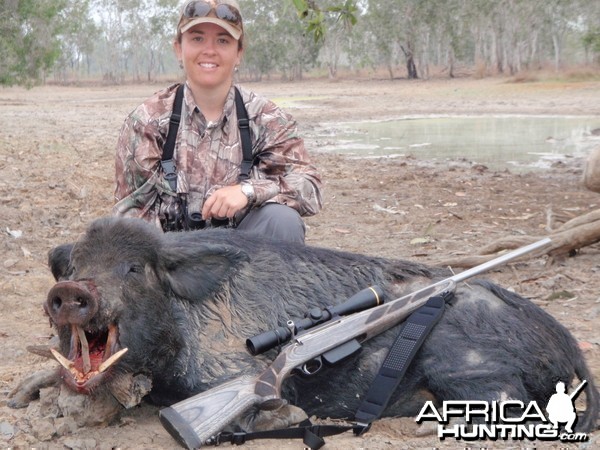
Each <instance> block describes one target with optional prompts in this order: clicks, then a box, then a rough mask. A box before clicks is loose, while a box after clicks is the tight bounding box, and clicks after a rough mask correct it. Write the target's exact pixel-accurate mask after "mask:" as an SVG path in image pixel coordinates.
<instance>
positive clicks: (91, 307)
mask: <svg viewBox="0 0 600 450" xmlns="http://www.w3.org/2000/svg"><path fill="white" fill-rule="evenodd" d="M94 292H95V289H90V286H88V284H87V283H85V282H81V281H61V282H58V283H56V284H55V285H54V287H53V288H52V289H50V292H48V299H47V300H46V304H45V305H44V309H45V310H46V312H47V313H48V315H49V316H50V317H51V318H52V321H53V322H54V323H55V324H56V325H58V326H64V325H78V326H84V325H85V324H87V323H88V322H89V321H90V320H91V319H92V318H93V317H94V316H95V315H96V313H97V312H98V300H97V298H96V296H95V295H94Z"/></svg>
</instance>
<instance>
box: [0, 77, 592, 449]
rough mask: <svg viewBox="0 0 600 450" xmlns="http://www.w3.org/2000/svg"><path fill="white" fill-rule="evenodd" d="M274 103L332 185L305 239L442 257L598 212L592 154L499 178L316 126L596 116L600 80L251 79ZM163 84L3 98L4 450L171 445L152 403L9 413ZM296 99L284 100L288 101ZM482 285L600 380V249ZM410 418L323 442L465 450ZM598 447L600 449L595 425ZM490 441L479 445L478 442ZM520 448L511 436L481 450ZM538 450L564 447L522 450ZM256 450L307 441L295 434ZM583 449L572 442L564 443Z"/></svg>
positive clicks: (0, 328) (50, 90) (476, 167)
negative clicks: (380, 150) (116, 409)
mask: <svg viewBox="0 0 600 450" xmlns="http://www.w3.org/2000/svg"><path fill="white" fill-rule="evenodd" d="M248 86H249V87H251V88H253V89H254V90H256V91H257V92H260V93H263V94H265V95H267V96H269V97H270V98H273V99H274V100H276V101H277V102H280V103H281V104H282V105H283V106H284V107H286V109H287V110H288V111H289V112H291V113H292V114H293V115H294V117H295V118H296V119H297V120H298V122H299V124H300V129H301V131H302V133H303V134H304V136H305V137H306V142H307V145H308V147H309V148H310V149H312V150H313V157H314V161H315V163H316V164H317V165H318V166H319V167H320V168H321V171H322V174H323V177H324V180H325V208H324V210H323V211H322V212H321V213H320V214H318V215H317V216H315V217H311V218H308V219H307V224H308V227H309V231H308V236H307V241H308V243H309V244H312V245H318V246H324V247H330V248H337V249H343V250H348V251H354V252H361V253H368V254H373V255H379V256H386V257H397V258H405V259H411V260H414V261H418V262H423V263H430V264H435V263H436V261H439V260H441V259H444V258H447V257H450V256H461V255H468V254H470V253H474V252H476V251H477V250H478V249H480V248H482V247H483V246H484V245H486V244H488V243H489V242H491V241H492V240H495V239H497V238H500V237H504V236H520V235H533V236H544V235H546V234H548V233H549V232H550V230H552V229H555V228H556V227H558V226H559V225H560V224H561V223H563V222H564V221H566V220H568V219H570V218H573V217H575V216H578V215H582V214H585V213H587V212H589V211H592V210H595V209H598V208H600V196H599V194H597V193H593V192H590V191H588V190H586V189H585V188H584V187H583V185H582V182H581V177H582V172H583V164H584V161H583V160H579V159H576V158H570V159H567V160H565V161H563V162H560V163H557V164H555V165H554V167H552V168H551V169H549V170H545V171H541V172H532V173H514V172H511V171H510V170H503V171H492V170H489V169H487V168H486V167H485V166H482V165H481V164H476V163H475V162H472V161H467V160H462V159H457V160H456V159H455V160H445V161H422V160H417V159H415V158H413V157H410V156H406V157H398V158H393V159H392V158H378V159H354V158H349V157H343V156H339V155H332V154H322V153H318V152H317V151H316V150H318V148H319V146H321V145H322V144H324V142H323V141H322V138H319V137H318V136H317V134H316V130H318V129H322V128H323V127H327V126H332V124H333V123H335V122H336V121H340V120H360V119H370V120H371V119H386V118H393V117H398V116H400V115H406V114H431V113H448V114H466V113H468V114H479V113H481V114H490V113H512V114H574V115H584V114H585V115H598V116H600V82H579V83H559V82H535V83H523V84H513V83H508V82H507V81H506V80H500V79H485V80H467V79H458V80H433V81H427V82H422V81H405V80H397V81H393V82H391V81H367V80H359V81H350V80H347V81H339V82H328V81H306V82H301V83H295V84H283V83H261V84H248ZM160 87H161V86H159V85H141V86H119V87H105V86H95V87H85V88H83V87H40V88H35V89H32V90H24V89H20V88H10V89H1V90H0V121H1V123H2V131H0V172H1V173H2V177H0V198H1V199H2V200H1V202H0V251H1V252H2V254H3V257H2V261H1V264H0V295H1V298H2V308H0V446H1V447H5V448H33V447H35V448H48V449H54V448H57V449H58V448H75V449H83V448H100V449H105V448H106V449H108V448H122V449H134V448H136V449H137V448H146V449H163V448H176V444H175V441H173V440H172V439H171V438H170V436H169V435H168V434H167V432H166V431H165V430H164V429H163V428H162V426H161V425H160V424H159V421H158V417H157V409H156V408H155V407H153V406H151V405H147V404H144V405H142V406H141V407H136V408H134V409H132V410H130V411H128V412H127V413H126V414H124V416H123V418H122V419H121V420H120V421H119V422H118V423H116V424H112V425H111V426H108V427H102V428H91V429H84V430H72V429H70V428H69V426H67V425H68V424H67V425H65V424H64V423H63V424H61V423H59V421H57V420H51V419H43V418H41V417H40V415H39V411H38V410H39V402H35V403H34V404H32V406H30V408H29V409H24V410H13V409H10V408H8V407H7V406H6V402H7V397H8V393H9V392H10V391H11V390H12V389H13V388H14V387H15V386H16V384H17V383H18V381H20V380H21V379H22V378H24V377H25V376H26V375H28V374H29V373H31V372H32V371H34V370H39V369H41V368H49V367H53V365H54V364H55V363H53V362H51V361H47V360H45V359H44V358H42V357H40V356H36V355H33V354H31V353H29V352H27V351H26V349H25V347H26V346H28V345H37V344H45V343H47V341H48V339H49V337H50V335H51V333H52V330H51V329H50V328H49V326H48V322H47V318H45V317H44V316H43V312H42V307H41V304H42V301H43V299H44V298H45V295H46V292H47V291H48V289H49V288H50V287H51V286H52V284H53V280H52V278H51V275H50V273H49V271H48V270H47V268H46V255H47V252H48V250H49V249H50V248H52V247H53V246H55V245H57V244H60V243H64V242H67V241H72V240H75V239H76V238H77V236H78V235H79V234H80V233H81V232H82V231H83V230H84V229H85V227H86V225H87V224H88V223H89V222H90V221H91V220H93V219H94V218H96V217H99V216H102V215H107V214H109V213H110V209H111V206H112V203H113V202H112V194H113V171H114V169H113V155H114V147H115V143H116V139H117V135H118V132H119V129H120V126H121V123H122V121H123V119H124V118H125V116H126V114H127V113H128V112H129V111H130V110H131V109H133V108H134V107H135V106H137V105H138V104H139V103H140V102H141V101H143V99H144V98H146V97H147V96H149V95H150V94H151V93H152V92H154V91H156V90H158V89H159V88H160ZM286 105H288V106H286ZM487 277H488V278H490V279H492V280H494V281H497V282H498V283H500V284H501V285H503V286H505V287H508V288H512V289H514V290H515V291H517V292H519V293H521V294H523V295H525V296H527V297H529V298H532V299H533V300H534V301H535V302H536V303H538V304H539V305H541V306H542V307H543V308H545V309H546V310H547V311H549V312H550V313H551V314H552V315H554V316H555V317H556V318H557V319H558V320H559V321H561V322H562V323H563V324H564V325H565V326H566V327H567V328H569V329H570V330H571V331H572V333H573V334H574V335H575V337H576V338H577V339H578V340H579V341H580V343H581V347H582V348H583V349H584V352H585V356H586V358H587V360H588V362H589V364H590V366H591V368H592V371H593V373H594V375H595V379H596V380H597V381H600V336H599V334H598V329H599V326H598V324H599V321H600V319H599V315H600V246H599V245H598V244H595V245H592V246H588V247H585V248H582V249H581V250H579V251H577V252H576V253H575V254H573V255H571V256H570V257H564V258H560V259H557V258H553V259H550V258H548V257H546V256H544V257H539V258H530V259H526V260H523V261H520V262H516V263H514V264H510V265H508V266H505V267H502V268H500V269H498V270H494V271H492V272H490V273H488V274H487ZM416 428H417V426H416V424H415V423H414V420H412V419H410V418H403V419H385V420H382V421H380V422H378V423H376V424H375V426H374V427H373V429H372V430H371V431H370V432H369V433H367V434H366V435H365V436H364V437H361V438H356V437H354V436H352V435H351V434H350V433H349V434H348V435H341V436H336V437H331V438H328V439H327V446H326V448H328V449H348V448H356V449H358V448H369V449H386V448H390V449H391V448H394V449H396V448H405V449H413V448H465V447H468V446H470V445H469V444H468V443H464V442H456V441H448V442H446V441H440V440H438V439H437V438H435V437H431V436H429V437H416V436H415V435H414V431H415V429H416ZM591 439H592V441H593V443H592V444H591V446H589V447H588V448H598V447H599V446H600V442H599V441H598V432H596V433H594V434H593V435H592V436H591ZM480 444H481V445H480ZM482 445H483V446H485V447H487V448H516V447H521V444H520V443H518V442H517V443H515V442H510V441H509V442H485V443H477V445H476V446H477V447H480V446H482ZM523 445H524V446H527V447H536V448H540V449H550V448H557V449H558V448H565V444H559V443H547V442H535V443H528V442H524V443H523ZM246 446H247V447H257V448H272V449H280V448H290V449H295V448H302V447H303V446H302V443H301V442H299V441H253V442H249V443H247V444H246ZM566 447H568V448H576V446H575V445H573V444H571V445H566Z"/></svg>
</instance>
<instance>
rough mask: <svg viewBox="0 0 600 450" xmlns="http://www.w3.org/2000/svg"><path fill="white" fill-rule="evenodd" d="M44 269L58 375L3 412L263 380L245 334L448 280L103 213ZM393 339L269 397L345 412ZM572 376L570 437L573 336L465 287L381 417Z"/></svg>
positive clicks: (593, 401) (382, 339)
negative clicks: (55, 397) (65, 399)
mask: <svg viewBox="0 0 600 450" xmlns="http://www.w3.org/2000/svg"><path fill="white" fill-rule="evenodd" d="M49 264H50V267H51V270H52V273H53V274H54V276H55V278H56V280H57V283H56V285H55V286H54V287H53V288H52V289H51V290H50V292H49V293H48V297H47V300H46V302H45V303H44V309H45V311H46V313H47V314H48V316H49V317H50V321H51V323H52V324H53V326H54V327H55V329H56V332H57V334H58V337H59V342H60V344H59V346H58V348H57V349H56V350H54V354H55V356H56V357H57V359H58V360H59V361H61V364H62V366H60V369H59V370H57V371H56V372H55V373H54V374H52V375H48V374H45V375H44V376H43V377H38V378H36V377H35V376H34V377H33V378H31V379H29V380H27V381H26V382H24V383H23V384H22V385H21V386H20V387H18V388H17V389H16V390H15V393H14V395H13V398H12V400H11V405H12V406H13V407H19V406H24V405H26V404H27V403H28V402H29V401H30V400H31V399H32V398H34V396H35V395H36V392H37V390H38V388H39V387H40V385H42V384H49V383H52V382H55V381H56V380H58V379H61V380H62V382H63V383H64V384H66V385H67V386H69V387H70V389H72V390H73V391H76V392H79V393H94V394H96V393H97V392H100V391H103V392H110V393H111V394H113V395H114V397H115V398H116V399H118V400H119V401H120V403H121V404H122V405H124V406H126V407H131V406H133V405H134V404H137V403H139V402H140V401H141V398H143V397H145V396H146V397H148V398H149V399H150V400H151V401H153V402H155V403H157V404H160V405H171V404H173V403H175V402H177V401H180V400H182V399H184V398H187V397H190V396H192V395H194V394H197V393H199V392H202V391H204V390H207V389H210V388H212V387H215V386H217V385H219V384H220V383H222V382H224V381H226V380H228V379H230V378H233V377H236V376H239V375H240V374H242V373H251V372H256V373H259V372H260V371H262V370H264V369H265V367H267V365H268V363H269V362H270V361H271V360H272V359H273V358H274V356H275V355H276V350H271V351H269V352H267V353H265V354H264V355H259V356H251V355H250V354H249V352H248V351H247V350H246V348H245V341H246V339H247V338H248V337H251V336H254V335H257V334H259V333H261V332H264V331H267V330H269V329H273V328H276V327H277V326H280V325H282V324H285V323H286V321H287V320H288V319H290V318H301V317H303V316H304V315H305V313H306V312H307V311H308V310H309V309H311V308H313V307H321V308H323V307H325V306H327V305H331V304H335V303H339V302H341V301H343V300H345V299H347V298H349V297H350V296H352V295H353V294H355V293H356V292H358V291H360V290H362V289H363V288H365V287H368V286H372V285H379V286H380V287H381V288H382V289H383V291H384V292H385V294H386V298H388V299H394V298H397V297H399V296H401V295H404V294H406V293H409V292H411V291H413V290H416V289H417V288H420V287H423V286H425V285H427V284H430V283H431V282H432V280H439V279H441V278H443V277H446V276H448V275H449V274H448V273H447V272H446V271H445V270H442V269H438V268H433V267H427V266H424V265H421V264H417V263H413V262H408V261H403V260H391V259H383V258H376V257H370V256H365V255H360V254H353V253H347V252H341V251H334V250H330V249H324V248H316V247H310V246H304V245H296V244H288V243H277V242H271V241H269V240H266V239H261V238H259V237H256V236H253V235H248V234H244V233H242V232H239V231H232V230H226V229H212V230H202V231H197V232H189V233H167V234H163V233H161V232H160V231H158V230H156V229H155V228H154V227H152V226H151V225H149V224H146V223H145V222H143V221H141V220H136V219H118V218H102V219H98V220H96V221H95V222H93V223H92V224H91V225H90V226H89V228H88V230H87V232H86V234H85V235H84V236H83V237H82V238H81V239H80V240H79V241H78V242H76V243H75V244H66V245H63V246H60V247H57V248H56V249H54V250H52V251H51V252H50V256H49ZM397 334H398V327H393V328H391V329H390V330H388V331H387V332H384V333H382V334H380V335H378V336H376V337H375V338H373V339H371V340H369V341H367V342H365V343H364V344H363V349H362V351H361V352H360V353H359V354H358V355H356V356H353V357H352V358H350V359H348V360H345V361H344V362H342V363H340V365H339V366H335V367H332V368H326V369H324V370H323V371H321V372H319V373H317V374H316V375H314V376H312V377H306V378H305V377H292V378H290V379H289V380H288V381H287V382H286V383H285V385H284V389H283V390H284V392H283V394H284V396H285V398H286V399H287V400H288V401H289V403H290V404H292V405H296V406H297V407H299V408H301V409H302V410H304V411H305V412H307V413H308V414H310V415H316V416H320V417H331V418H336V417H337V418H345V417H352V416H353V414H354V413H355V412H356V409H357V408H358V406H359V402H360V397H361V396H363V395H364V393H366V392H367V390H368V388H369V385H370V382H371V380H372V379H373V377H374V376H375V373H376V372H377V370H378V368H379V365H380V364H381V362H382V361H383V359H384V358H385V355H386V353H387V349H388V348H390V346H391V344H392V343H393V341H394V339H395V337H396V335H397ZM575 377H578V378H579V379H586V380H587V381H588V384H587V387H586V391H585V392H586V399H587V408H586V412H585V414H583V415H582V417H581V418H580V420H579V423H578V429H579V430H581V431H589V430H591V429H592V428H594V427H595V424H596V420H597V416H598V406H599V398H598V392H597V390H596V387H595V386H594V382H593V380H592V377H591V375H590V372H589V370H588V368H587V367H586V364H585V362H584V359H583V356H582V354H581V352H580V350H579V348H578V345H577V342H576V341H575V339H574V338H573V336H572V335H571V334H570V333H569V332H568V331H567V329H566V328H565V327H563V326H562V325H561V324H559V323H558V322H557V321H556V320H555V319H554V318H553V317H551V316H550V315H549V314H547V313H546V312H544V311H543V310H542V309H541V308H539V307H538V306H536V305H534V304H533V303H532V302H530V301H529V300H526V299H524V298H522V297H520V296H518V295H516V294H514V293H511V292H508V291H507V290H505V289H502V288H500V287H498V286H496V285H494V284H492V283H489V282H485V281H479V282H476V281H470V282H469V283H468V285H467V284H462V285H460V286H459V287H458V289H457V291H456V295H455V297H454V299H453V300H451V301H450V302H449V303H448V306H447V308H446V311H445V313H444V315H443V317H442V319H441V320H440V322H439V323H438V324H437V326H436V327H435V328H434V329H433V331H432V333H431V334H430V335H429V336H428V338H427V340H426V341H425V343H424V345H423V347H422V348H421V350H420V351H419V353H418V354H417V356H416V358H415V359H414V360H413V362H412V364H411V366H410V368H409V370H408V372H407V373H406V375H405V377H404V379H403V381H402V383H401V385H400V387H399V388H398V389H397V390H396V392H394V395H393V397H392V399H391V401H390V403H389V405H388V407H387V410H386V411H385V414H386V415H388V416H407V415H413V416H414V415H416V414H417V413H418V411H419V409H420V408H421V407H422V406H423V402H424V400H423V399H425V398H427V399H430V398H435V399H436V400H437V401H438V402H441V401H443V400H485V401H494V400H496V401H499V400H501V399H507V398H510V399H518V400H521V401H523V402H531V401H537V402H542V403H540V404H545V403H543V402H546V401H547V400H548V398H549V397H550V396H551V394H552V393H553V392H554V391H555V385H556V383H557V381H559V380H560V381H563V382H564V383H565V384H566V385H567V386H569V385H570V384H571V382H572V381H573V380H574V378H575ZM146 394H147V395H146ZM296 409H297V408H296ZM252 414H254V415H252V416H251V415H250V412H249V416H248V420H245V421H244V422H243V423H244V424H245V427H247V428H250V429H251V428H268V427H269V426H285V425H286V424H287V423H289V422H294V421H295V420H296V419H297V417H291V416H290V417H287V418H286V417H284V418H283V419H282V418H278V421H277V423H276V424H275V422H274V423H273V424H267V425H265V424H264V423H262V424H260V425H257V424H256V423H253V419H252V418H253V417H255V416H258V414H256V411H254V412H253V413H252Z"/></svg>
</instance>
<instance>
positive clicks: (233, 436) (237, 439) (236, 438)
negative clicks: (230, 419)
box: [206, 431, 248, 446]
mask: <svg viewBox="0 0 600 450" xmlns="http://www.w3.org/2000/svg"><path fill="white" fill-rule="evenodd" d="M247 434H248V433H245V432H243V431H242V432H236V433H232V432H231V431H222V432H221V433H219V434H216V435H215V436H211V437H210V438H209V439H207V440H206V443H207V444H208V445H215V446H217V445H220V444H222V443H224V442H228V443H230V444H232V445H242V444H244V443H245V442H246V435H247Z"/></svg>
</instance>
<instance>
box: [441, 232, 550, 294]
mask: <svg viewBox="0 0 600 450" xmlns="http://www.w3.org/2000/svg"><path fill="white" fill-rule="evenodd" d="M551 243H552V239H550V238H544V239H540V240H539V241H536V242H534V243H532V244H529V245H525V246H523V247H519V248H517V249H515V250H512V251H510V252H508V253H506V254H504V255H501V256H498V257H497V258H494V259H492V260H490V261H487V262H485V263H483V264H479V265H478V266H475V267H472V268H470V269H467V270H465V271H463V272H461V273H459V274H456V275H454V276H452V277H450V278H451V279H452V280H453V281H454V282H456V283H458V282H460V281H464V280H466V279H467V278H471V277H473V276H475V275H477V274H480V273H483V272H487V271H488V270H490V269H493V268H494V267H497V266H501V265H502V264H505V263H507V262H508V261H511V260H513V259H516V258H518V257H519V256H523V255H525V254H527V253H530V252H532V251H534V250H538V249H540V248H543V247H546V246H548V245H550V244H551Z"/></svg>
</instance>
